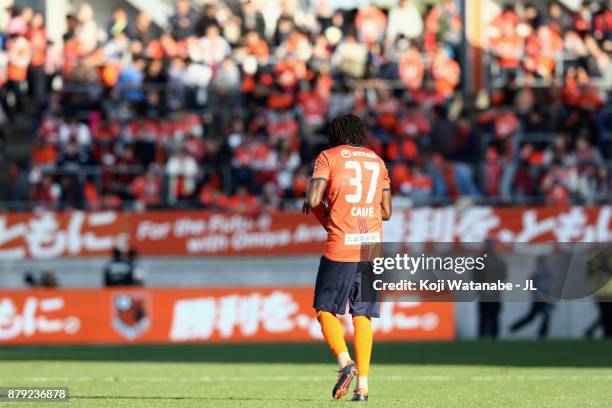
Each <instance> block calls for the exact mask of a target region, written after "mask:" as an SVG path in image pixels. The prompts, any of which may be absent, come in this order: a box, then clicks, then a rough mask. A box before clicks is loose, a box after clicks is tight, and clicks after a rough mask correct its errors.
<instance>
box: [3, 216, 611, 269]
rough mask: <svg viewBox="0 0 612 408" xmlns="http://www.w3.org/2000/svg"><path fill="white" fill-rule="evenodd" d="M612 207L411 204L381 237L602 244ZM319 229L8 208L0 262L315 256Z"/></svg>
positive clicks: (244, 220)
mask: <svg viewBox="0 0 612 408" xmlns="http://www.w3.org/2000/svg"><path fill="white" fill-rule="evenodd" d="M611 219H612V207H572V208H556V207H541V208H494V207H471V208H468V209H464V210H461V211H459V210H458V209H456V208H455V207H441V208H428V207H426V208H417V209H413V210H402V211H396V212H395V214H394V215H393V218H392V219H391V221H389V222H386V223H385V224H384V231H383V236H384V240H385V241H388V242H389V241H394V242H400V241H402V242H482V241H483V240H484V239H485V238H487V237H496V238H498V239H499V240H501V241H504V242H544V241H551V242H574V241H580V242H608V241H610V240H611V239H612V225H611ZM325 238H326V232H325V230H324V229H323V228H322V227H321V226H320V225H319V224H318V223H317V221H316V220H315V218H314V216H312V215H311V216H306V215H303V214H301V213H290V212H277V213H266V214H261V215H257V216H248V215H241V214H229V213H211V212H203V211H172V212H161V211H158V212H155V211H153V212H145V213H122V212H67V213H25V214H18V213H7V214H3V215H0V259H3V260H7V259H24V258H34V259H49V258H57V257H67V256H92V255H97V256H100V255H103V256H106V255H107V254H108V253H109V252H110V250H111V248H112V247H113V246H115V245H118V244H124V245H130V246H132V247H135V248H136V249H138V251H139V252H140V253H141V254H142V255H145V256H157V255H159V256H163V255H196V256H199V255H268V254H270V253H271V252H272V253H274V254H276V255H295V254H315V253H321V252H322V250H323V243H324V241H325Z"/></svg>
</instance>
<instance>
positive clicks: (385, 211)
mask: <svg viewBox="0 0 612 408" xmlns="http://www.w3.org/2000/svg"><path fill="white" fill-rule="evenodd" d="M382 177H383V180H382V181H383V183H382V190H383V191H382V199H381V201H380V209H381V215H382V219H383V221H389V220H390V219H391V213H392V212H393V209H392V205H391V179H390V178H389V172H388V171H387V167H386V166H385V165H384V163H383V175H382Z"/></svg>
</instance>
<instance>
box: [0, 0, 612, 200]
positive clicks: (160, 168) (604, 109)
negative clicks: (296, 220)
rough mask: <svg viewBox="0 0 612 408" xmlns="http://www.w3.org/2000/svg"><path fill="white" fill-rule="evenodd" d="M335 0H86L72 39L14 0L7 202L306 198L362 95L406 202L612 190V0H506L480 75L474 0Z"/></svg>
mask: <svg viewBox="0 0 612 408" xmlns="http://www.w3.org/2000/svg"><path fill="white" fill-rule="evenodd" d="M336 3H346V2H338V1H315V0H311V1H307V0H299V1H298V0H283V1H280V0H279V1H255V0H252V1H250V0H242V1H238V0H227V1H222V0H215V1H208V2H206V3H205V4H203V5H201V4H198V5H197V6H196V5H195V4H194V3H192V2H190V1H188V0H178V1H176V2H174V3H173V7H174V12H173V14H172V16H171V17H170V19H169V21H168V22H167V24H166V25H165V26H164V27H160V26H159V25H158V24H154V22H153V21H152V19H151V16H150V15H149V14H147V12H146V11H141V12H139V13H134V12H133V10H131V11H130V10H127V9H125V8H121V7H119V8H116V9H115V10H114V11H113V12H112V18H111V19H110V21H108V22H107V23H106V24H105V25H103V24H100V23H99V22H97V20H96V19H95V15H96V8H95V7H93V6H92V5H89V4H87V3H81V4H77V5H75V7H74V10H73V12H72V13H71V14H69V15H68V16H67V21H66V27H67V30H66V32H65V34H64V35H63V41H62V42H61V43H59V42H57V41H55V42H54V41H51V40H50V39H49V38H48V35H47V28H46V24H45V18H44V16H43V14H41V13H40V12H38V11H37V10H35V9H32V8H30V7H19V6H13V7H10V8H8V9H6V10H2V13H3V15H2V16H1V17H0V31H1V35H0V43H1V51H0V85H1V86H2V89H1V91H0V102H1V109H0V122H1V123H2V126H1V127H2V133H3V136H2V137H3V138H5V139H6V138H7V133H9V132H11V129H12V128H11V126H17V125H16V124H19V123H20V121H21V123H22V124H24V123H25V125H24V126H27V135H30V136H31V137H29V138H28V137H25V138H24V140H22V141H21V142H23V143H28V146H29V147H28V155H27V158H26V159H23V158H22V159H19V160H13V161H11V163H10V164H11V167H10V182H9V187H10V191H11V193H10V199H9V200H8V202H5V203H4V204H3V207H5V208H7V207H8V208H10V209H16V210H26V209H32V208H34V209H36V208H45V209H67V208H82V209H93V210H97V209H121V208H123V209H144V208H166V207H172V208H175V207H178V208H213V209H216V210H231V211H239V212H249V211H266V210H276V209H292V208H296V207H297V206H298V203H299V202H300V201H301V199H302V197H303V195H304V193H305V190H306V188H307V185H308V180H309V177H310V173H311V169H312V164H313V161H314V158H315V157H316V155H317V154H318V153H319V152H320V151H321V149H323V148H325V147H326V146H327V137H326V127H327V125H328V124H329V122H330V120H331V119H333V118H334V117H335V116H337V115H339V114H341V113H346V112H355V113H357V114H358V115H359V116H361V117H362V118H363V119H364V121H365V122H366V124H367V126H368V129H369V132H370V134H369V144H370V147H371V148H372V149H373V150H374V151H375V152H377V153H378V154H379V155H380V156H381V157H382V158H384V160H385V161H386V162H387V164H388V168H389V171H390V176H391V180H392V188H393V193H394V195H395V196H396V197H397V200H398V201H400V202H403V203H404V204H406V205H413V206H419V205H438V204H447V203H452V202H455V201H456V200H457V199H459V198H461V197H468V198H469V199H470V200H472V201H473V202H476V203H482V204H495V205H521V204H529V205H537V204H547V205H554V204H561V205H567V204H570V203H579V204H597V203H606V202H608V201H609V200H610V198H612V177H611V176H610V164H611V163H612V162H610V159H612V148H611V147H612V145H611V142H612V108H611V105H610V89H611V87H610V84H612V64H611V63H610V56H611V55H612V1H585V2H583V3H582V4H581V5H579V7H578V8H577V9H570V8H568V7H566V5H565V4H563V3H559V2H556V1H547V2H534V3H527V2H521V1H512V2H506V4H505V5H504V4H502V5H501V7H500V8H499V12H498V13H497V14H496V15H495V16H493V18H492V19H491V21H490V24H488V25H487V27H486V28H485V30H484V31H483V32H484V33H485V35H486V39H485V40H486V41H484V43H486V47H485V48H484V49H482V50H481V51H482V54H481V57H480V58H482V60H483V62H484V63H483V64H482V65H483V66H484V68H485V69H484V71H483V72H482V77H483V78H484V79H485V80H486V82H485V87H484V88H483V89H482V90H481V91H480V92H476V93H469V92H465V82H466V80H467V77H468V76H469V75H471V73H470V72H466V70H465V68H464V67H466V66H468V62H470V61H469V58H472V59H473V58H474V57H473V56H472V57H470V56H469V55H468V52H466V49H467V40H466V29H465V23H464V22H465V19H464V15H465V14H464V13H465V10H464V9H463V7H464V2H459V1H454V0H439V1H415V0H398V1H387V2H384V3H383V2H379V3H380V4H379V3H376V2H374V3H372V4H371V3H370V2H360V7H359V8H346V7H344V6H342V7H341V5H340V4H336ZM472 63H473V61H472ZM470 66H471V65H470Z"/></svg>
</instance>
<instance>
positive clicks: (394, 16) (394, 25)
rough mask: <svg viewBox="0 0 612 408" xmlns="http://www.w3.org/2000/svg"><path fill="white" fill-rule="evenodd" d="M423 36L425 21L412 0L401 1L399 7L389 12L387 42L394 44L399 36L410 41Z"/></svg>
mask: <svg viewBox="0 0 612 408" xmlns="http://www.w3.org/2000/svg"><path fill="white" fill-rule="evenodd" d="M422 34H423V19H422V18H421V13H419V10H418V8H417V7H416V6H415V5H414V3H413V1H412V0H400V2H399V6H398V7H396V8H393V9H391V11H390V12H389V24H388V25H387V42H388V43H390V44H392V43H394V42H395V41H396V40H397V38H398V37H399V36H403V37H404V38H407V39H409V40H413V39H417V38H419V37H420V36H421V35H422Z"/></svg>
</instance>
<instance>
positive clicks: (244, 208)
mask: <svg viewBox="0 0 612 408" xmlns="http://www.w3.org/2000/svg"><path fill="white" fill-rule="evenodd" d="M228 208H229V209H230V210H232V211H234V212H237V213H241V214H246V213H250V214H256V213H258V212H259V202H258V201H257V197H255V196H254V195H253V194H251V193H250V192H249V190H248V189H247V188H246V187H245V186H239V187H238V188H237V189H236V193H235V194H234V195H232V196H231V197H230V198H229V201H228Z"/></svg>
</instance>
